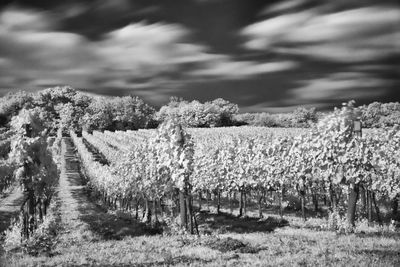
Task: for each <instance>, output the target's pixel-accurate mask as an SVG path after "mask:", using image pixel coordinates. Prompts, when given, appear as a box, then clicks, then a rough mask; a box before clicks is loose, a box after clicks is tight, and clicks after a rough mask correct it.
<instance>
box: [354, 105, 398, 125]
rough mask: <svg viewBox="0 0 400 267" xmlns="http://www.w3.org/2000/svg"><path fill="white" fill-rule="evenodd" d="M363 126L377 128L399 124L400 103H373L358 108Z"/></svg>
mask: <svg viewBox="0 0 400 267" xmlns="http://www.w3.org/2000/svg"><path fill="white" fill-rule="evenodd" d="M360 109H361V114H362V115H361V120H362V122H363V126H364V127H367V128H379V127H385V126H393V125H395V124H400V103H398V102H395V103H379V102H373V103H371V104H369V105H364V106H361V107H360Z"/></svg>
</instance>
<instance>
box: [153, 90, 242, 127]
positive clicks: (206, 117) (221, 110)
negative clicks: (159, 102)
mask: <svg viewBox="0 0 400 267" xmlns="http://www.w3.org/2000/svg"><path fill="white" fill-rule="evenodd" d="M238 112H239V108H238V106H237V105H236V104H233V103H231V102H229V101H227V100H224V99H222V98H217V99H215V100H213V101H209V102H205V103H200V102H199V101H196V100H194V101H192V102H188V101H184V100H183V99H178V98H175V97H173V98H171V100H170V102H169V103H168V104H167V105H165V106H163V107H161V109H160V110H159V111H158V112H157V114H156V118H157V119H158V120H159V121H165V120H167V119H172V118H173V119H175V120H177V121H179V123H181V124H182V125H185V126H187V127H221V126H231V125H233V124H234V123H235V122H234V120H233V116H234V115H235V114H237V113H238Z"/></svg>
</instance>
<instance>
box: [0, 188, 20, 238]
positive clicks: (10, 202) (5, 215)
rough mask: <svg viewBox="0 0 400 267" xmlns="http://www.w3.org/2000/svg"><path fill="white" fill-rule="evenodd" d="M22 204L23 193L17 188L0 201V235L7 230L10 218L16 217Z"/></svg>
mask: <svg viewBox="0 0 400 267" xmlns="http://www.w3.org/2000/svg"><path fill="white" fill-rule="evenodd" d="M22 202H23V193H22V190H21V188H20V187H17V186H16V187H14V189H13V190H12V191H11V193H10V194H9V195H8V196H7V197H5V198H3V199H0V233H2V232H3V231H4V230H6V229H7V228H8V226H9V225H10V222H11V220H12V218H14V217H16V216H18V214H19V211H20V209H21V205H22Z"/></svg>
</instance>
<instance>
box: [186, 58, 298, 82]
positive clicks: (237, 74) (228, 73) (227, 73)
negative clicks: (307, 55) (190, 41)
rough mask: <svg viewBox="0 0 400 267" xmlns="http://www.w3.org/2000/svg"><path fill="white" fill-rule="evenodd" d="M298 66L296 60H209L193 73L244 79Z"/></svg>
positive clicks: (204, 75) (195, 74)
mask: <svg viewBox="0 0 400 267" xmlns="http://www.w3.org/2000/svg"><path fill="white" fill-rule="evenodd" d="M297 66H298V64H297V63H296V62H294V61H278V62H269V63H259V62H255V61H229V60H219V61H215V62H209V64H208V66H207V67H206V68H203V69H199V70H195V71H193V72H191V74H192V75H194V76H203V77H219V78H226V79H243V78H248V77H251V76H256V75H260V74H265V73H271V72H279V71H285V70H290V69H294V68H296V67H297Z"/></svg>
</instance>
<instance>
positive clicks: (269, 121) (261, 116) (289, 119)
mask: <svg viewBox="0 0 400 267" xmlns="http://www.w3.org/2000/svg"><path fill="white" fill-rule="evenodd" d="M319 116H320V114H319V113H317V112H316V111H315V108H310V109H307V108H304V107H299V108H297V109H295V110H294V111H293V112H291V113H278V114H270V113H266V112H261V113H243V114H238V115H236V116H235V117H234V119H235V120H236V121H237V122H242V123H243V124H248V125H253V126H265V127H282V128H291V127H297V128H304V127H309V126H310V124H311V123H315V122H317V121H318V118H319Z"/></svg>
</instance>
